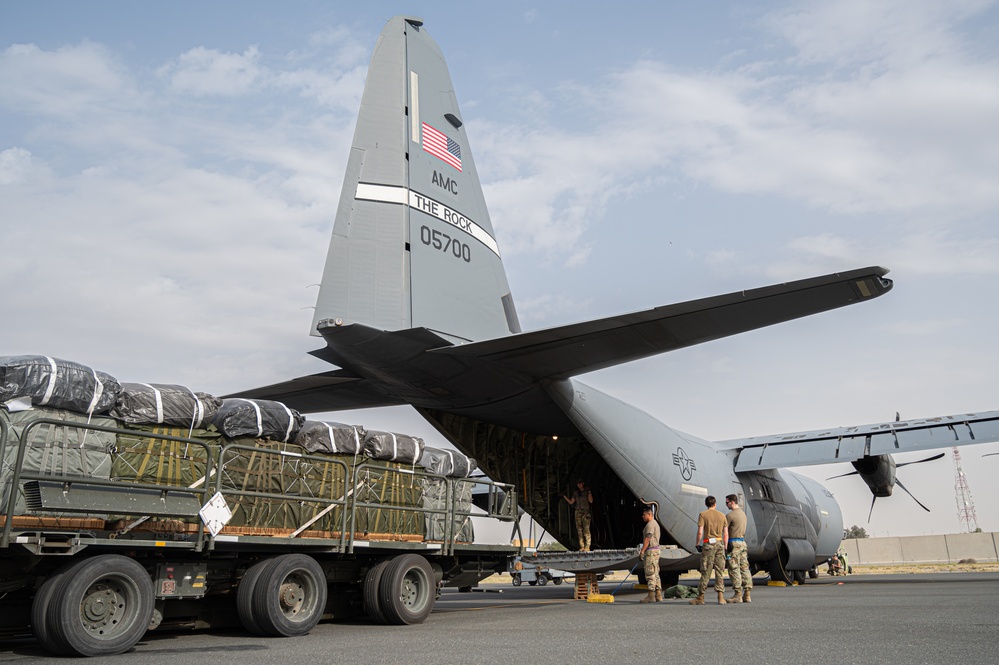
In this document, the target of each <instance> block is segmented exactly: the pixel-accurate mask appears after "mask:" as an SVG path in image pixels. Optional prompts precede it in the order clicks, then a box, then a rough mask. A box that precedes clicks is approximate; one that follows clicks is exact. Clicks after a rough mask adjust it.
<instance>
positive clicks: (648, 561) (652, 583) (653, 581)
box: [644, 548, 663, 591]
mask: <svg viewBox="0 0 999 665" xmlns="http://www.w3.org/2000/svg"><path fill="white" fill-rule="evenodd" d="M644 562H645V584H646V586H648V588H649V591H657V590H658V591H662V590H663V583H662V580H661V579H660V577H659V548H656V549H654V550H653V549H648V550H645V559H644Z"/></svg>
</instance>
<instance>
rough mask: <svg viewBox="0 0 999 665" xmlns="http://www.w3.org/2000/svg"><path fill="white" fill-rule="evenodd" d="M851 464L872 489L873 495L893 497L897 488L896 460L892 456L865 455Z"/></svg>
mask: <svg viewBox="0 0 999 665" xmlns="http://www.w3.org/2000/svg"><path fill="white" fill-rule="evenodd" d="M851 464H853V468H854V469H856V470H857V475H859V476H860V477H861V478H862V479H863V480H864V482H865V483H867V486H868V487H869V488H871V494H873V495H874V496H878V497H885V496H891V491H892V489H894V487H895V459H894V458H893V457H892V456H891V455H865V456H864V457H861V458H860V459H858V460H856V461H854V462H851Z"/></svg>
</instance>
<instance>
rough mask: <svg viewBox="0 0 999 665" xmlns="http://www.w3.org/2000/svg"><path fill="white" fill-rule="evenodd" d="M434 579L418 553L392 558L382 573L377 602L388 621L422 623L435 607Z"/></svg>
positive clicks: (432, 573)
mask: <svg viewBox="0 0 999 665" xmlns="http://www.w3.org/2000/svg"><path fill="white" fill-rule="evenodd" d="M436 589H437V582H436V580H435V579H434V571H433V569H432V568H431V567H430V562H429V561H427V560H426V559H424V558H423V557H422V556H420V555H419V554H403V555H400V556H397V557H396V558H394V559H392V560H391V561H390V562H389V563H388V565H387V567H386V568H385V572H384V573H383V574H382V580H381V584H379V589H378V600H379V605H380V606H381V609H382V611H383V612H385V618H387V619H388V622H389V623H392V624H396V625H403V624H414V623H423V622H424V621H426V619H427V617H428V616H430V612H431V611H433V609H434V597H435V593H436Z"/></svg>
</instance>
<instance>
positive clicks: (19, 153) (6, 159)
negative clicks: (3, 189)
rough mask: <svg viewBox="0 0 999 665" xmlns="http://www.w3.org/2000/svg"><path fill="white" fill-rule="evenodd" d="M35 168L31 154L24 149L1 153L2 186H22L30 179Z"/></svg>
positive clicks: (0, 172)
mask: <svg viewBox="0 0 999 665" xmlns="http://www.w3.org/2000/svg"><path fill="white" fill-rule="evenodd" d="M33 167H34V163H33V161H32V158H31V153H30V152H29V151H27V150H25V149H24V148H8V149H7V150H4V151H3V152H0V185H13V184H20V183H22V182H24V181H25V180H27V179H28V178H29V177H30V172H31V170H32V168H33Z"/></svg>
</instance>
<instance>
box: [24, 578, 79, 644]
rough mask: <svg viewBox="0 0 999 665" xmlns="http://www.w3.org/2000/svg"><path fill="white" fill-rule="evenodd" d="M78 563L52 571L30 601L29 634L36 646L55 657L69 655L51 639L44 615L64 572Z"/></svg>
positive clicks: (50, 632)
mask: <svg viewBox="0 0 999 665" xmlns="http://www.w3.org/2000/svg"><path fill="white" fill-rule="evenodd" d="M78 563H79V562H73V563H71V564H70V565H68V566H63V567H62V568H59V569H58V570H56V571H54V572H53V573H52V574H51V575H49V576H48V578H47V579H46V580H45V582H43V583H42V586H40V587H39V588H38V591H36V592H35V597H34V599H33V600H32V601H31V632H32V633H34V635H35V639H36V640H38V644H39V645H40V646H41V647H42V648H44V649H45V650H46V651H48V652H49V653H51V654H53V655H56V656H68V655H70V653H69V652H68V651H64V650H62V649H60V648H59V646H60V645H57V644H56V643H55V642H54V641H53V639H52V631H51V630H49V624H48V619H47V618H46V615H47V614H48V611H49V603H50V602H52V596H53V595H54V593H55V589H56V587H57V586H58V585H59V583H60V582H62V580H63V577H64V576H65V574H66V571H67V570H69V569H70V568H72V567H73V566H75V565H77V564H78Z"/></svg>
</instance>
